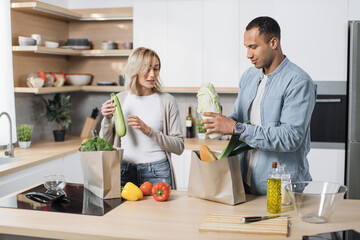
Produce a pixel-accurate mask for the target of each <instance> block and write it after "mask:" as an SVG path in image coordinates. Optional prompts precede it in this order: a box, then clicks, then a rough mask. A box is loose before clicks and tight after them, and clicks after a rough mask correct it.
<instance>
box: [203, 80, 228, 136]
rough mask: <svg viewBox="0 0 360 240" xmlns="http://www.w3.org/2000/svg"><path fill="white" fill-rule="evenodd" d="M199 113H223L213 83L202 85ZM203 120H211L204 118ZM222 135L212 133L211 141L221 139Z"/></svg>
mask: <svg viewBox="0 0 360 240" xmlns="http://www.w3.org/2000/svg"><path fill="white" fill-rule="evenodd" d="M197 99H198V108H197V112H198V113H200V114H201V113H203V112H214V113H221V105H220V98H219V95H218V94H217V92H216V91H215V88H214V86H213V85H212V84H211V83H204V84H202V85H201V87H200V89H199V91H198V93H197ZM202 118H209V117H205V116H203V117H202ZM221 136H222V134H221V133H211V134H209V138H210V139H215V138H219V137H221Z"/></svg>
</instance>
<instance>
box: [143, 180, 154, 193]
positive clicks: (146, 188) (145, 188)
mask: <svg viewBox="0 0 360 240" xmlns="http://www.w3.org/2000/svg"><path fill="white" fill-rule="evenodd" d="M152 187H153V185H152V183H151V182H144V183H143V184H142V185H141V186H140V190H141V191H142V192H143V194H144V195H145V196H149V195H151V189H152Z"/></svg>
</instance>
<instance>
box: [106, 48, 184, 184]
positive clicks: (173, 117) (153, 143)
mask: <svg viewBox="0 0 360 240" xmlns="http://www.w3.org/2000/svg"><path fill="white" fill-rule="evenodd" d="M160 68H161V62H160V58H159V56H158V55H157V54H156V52H154V51H153V50H151V49H148V48H143V47H140V48H137V49H135V50H133V51H132V53H131V54H130V56H129V59H128V62H127V65H126V66H125V69H124V75H125V79H126V81H125V87H126V89H127V91H124V92H120V93H118V94H117V96H118V98H119V101H120V104H121V107H122V110H123V113H124V117H125V121H126V123H127V126H126V127H127V134H126V135H125V136H124V137H122V138H121V139H120V137H119V136H118V135H117V134H116V132H115V123H114V117H113V112H114V109H115V104H114V103H113V102H112V100H111V99H110V100H108V101H106V102H105V103H104V104H103V105H102V108H101V113H102V115H103V116H104V118H103V120H102V122H101V130H100V136H101V137H103V138H105V139H106V140H108V141H109V142H110V143H112V144H113V145H114V146H116V147H122V148H123V149H124V156H123V162H122V165H121V184H122V185H125V184H126V182H132V183H134V184H136V185H139V186H140V185H141V184H142V183H143V182H145V181H149V182H151V183H152V184H155V183H158V182H166V183H168V184H169V185H170V186H172V188H175V187H176V186H175V181H174V175H173V171H172V165H171V161H170V160H171V159H170V153H175V154H178V155H180V154H181V153H182V152H183V151H184V138H183V135H182V131H181V123H180V118H179V108H178V106H177V103H176V100H175V98H174V97H173V96H171V95H170V94H168V93H162V92H161V83H160V80H159V73H160Z"/></svg>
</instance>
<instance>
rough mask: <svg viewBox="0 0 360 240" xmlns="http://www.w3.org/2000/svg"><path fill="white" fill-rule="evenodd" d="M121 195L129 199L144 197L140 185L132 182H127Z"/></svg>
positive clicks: (135, 199)
mask: <svg viewBox="0 0 360 240" xmlns="http://www.w3.org/2000/svg"><path fill="white" fill-rule="evenodd" d="M121 196H122V197H123V198H124V199H126V200H129V201H137V200H140V199H142V198H143V196H144V195H143V193H142V191H141V190H140V188H139V187H138V186H136V185H135V184H133V183H132V182H127V183H126V184H125V186H124V189H123V190H122V192H121Z"/></svg>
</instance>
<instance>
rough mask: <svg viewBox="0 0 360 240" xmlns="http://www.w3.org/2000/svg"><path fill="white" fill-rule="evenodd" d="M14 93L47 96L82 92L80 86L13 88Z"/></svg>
mask: <svg viewBox="0 0 360 240" xmlns="http://www.w3.org/2000/svg"><path fill="white" fill-rule="evenodd" d="M14 91H15V93H33V94H49V93H58V92H77V91H82V86H63V87H42V88H29V87H14Z"/></svg>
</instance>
